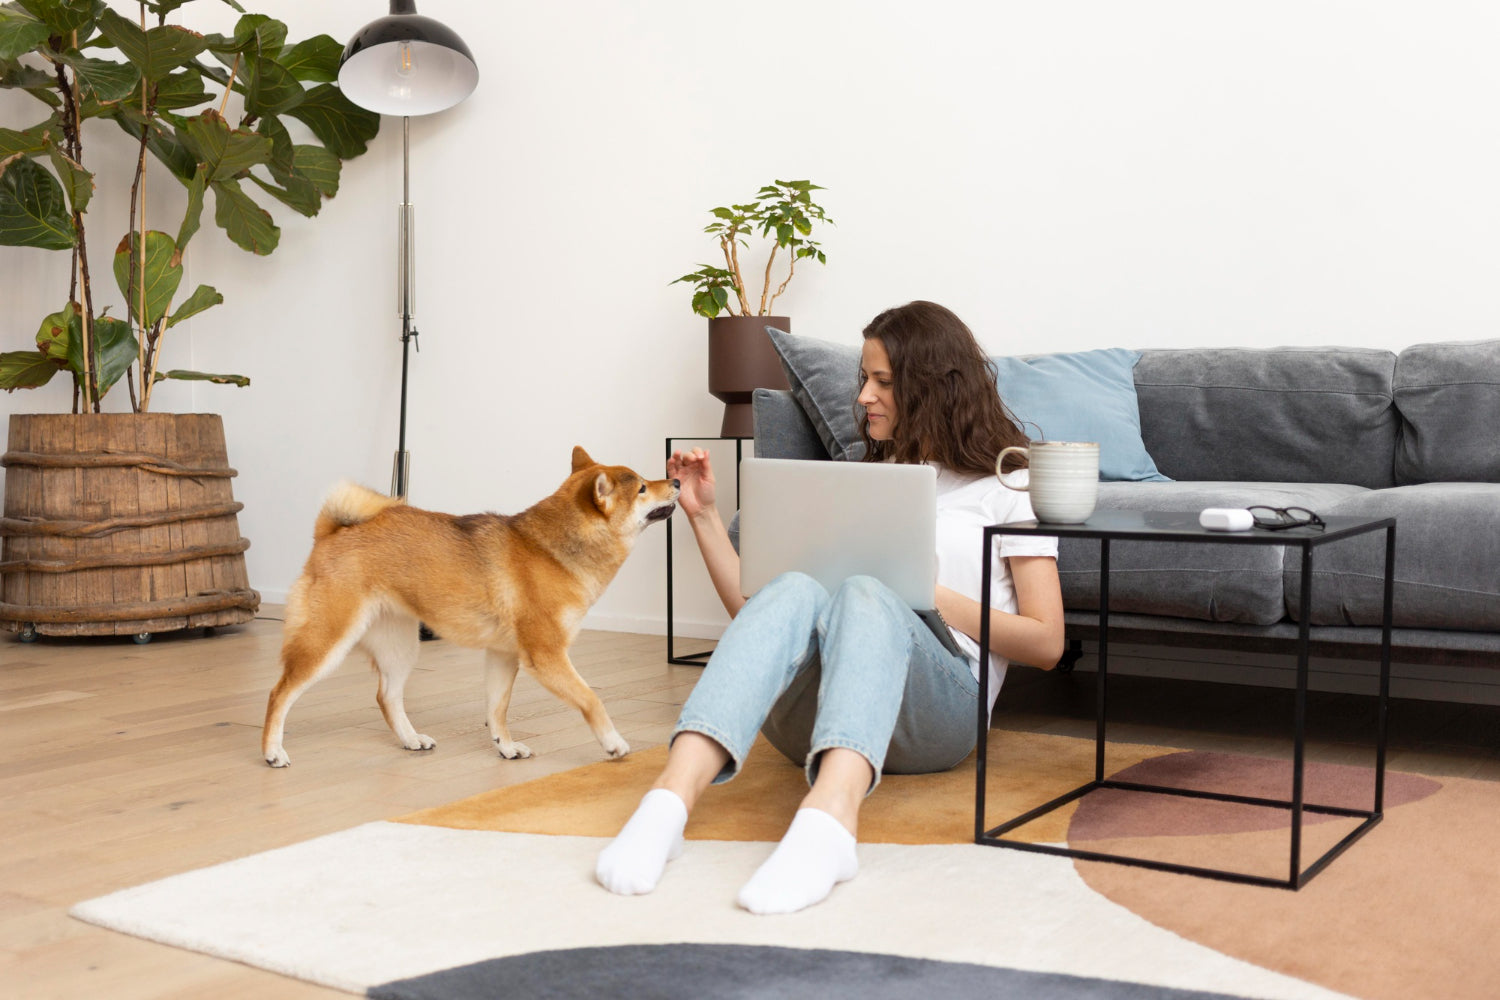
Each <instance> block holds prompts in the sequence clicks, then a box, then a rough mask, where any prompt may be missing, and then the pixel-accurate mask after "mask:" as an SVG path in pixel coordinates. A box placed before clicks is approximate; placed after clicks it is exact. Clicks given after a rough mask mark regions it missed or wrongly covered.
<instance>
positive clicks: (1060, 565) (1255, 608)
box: [1057, 482, 1368, 625]
mask: <svg viewBox="0 0 1500 1000" xmlns="http://www.w3.org/2000/svg"><path fill="white" fill-rule="evenodd" d="M1366 492H1368V491H1367V490H1365V489H1364V488H1363V487H1359V486H1345V485H1338V484H1334V485H1328V484H1315V483H1312V484H1309V483H1235V482H1168V483H1100V484H1099V503H1098V506H1099V509H1101V510H1193V511H1196V510H1202V509H1203V508H1205V507H1247V506H1249V505H1251V504H1268V505H1271V506H1274V507H1288V506H1294V505H1295V506H1302V507H1306V508H1308V509H1309V510H1314V511H1317V512H1318V513H1320V514H1321V513H1324V512H1326V511H1328V510H1330V509H1332V508H1333V507H1335V506H1337V505H1338V504H1339V503H1341V502H1343V501H1344V500H1346V499H1348V498H1350V497H1353V496H1358V495H1360V494H1363V493H1366ZM1283 550H1284V546H1281V545H1210V544H1205V543H1202V542H1179V543H1170V542H1112V543H1111V544H1110V547H1109V552H1110V556H1109V565H1110V574H1109V607H1110V610H1111V611H1118V612H1122V613H1124V612H1132V613H1136V614H1146V615H1170V616H1173V617H1177V618H1195V619H1199V620H1202V621H1215V622H1241V623H1244V624H1250V625H1270V624H1274V623H1276V622H1279V621H1281V620H1282V619H1283V618H1284V617H1285V616H1286V597H1285V589H1284V584H1283V579H1282V573H1283ZM1057 570H1058V576H1059V577H1060V578H1061V580H1062V592H1063V606H1064V607H1065V608H1067V609H1068V610H1070V611H1082V610H1097V609H1098V607H1099V543H1098V542H1097V541H1092V540H1085V539H1071V538H1064V539H1062V540H1061V541H1060V542H1059V545H1058V555H1057Z"/></svg>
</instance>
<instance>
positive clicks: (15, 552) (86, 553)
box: [0, 413, 260, 639]
mask: <svg viewBox="0 0 1500 1000" xmlns="http://www.w3.org/2000/svg"><path fill="white" fill-rule="evenodd" d="M0 464H3V465H4V466H5V469H6V473H5V516H4V517H3V518H0V542H3V545H0V580H3V585H0V628H3V629H6V630H8V631H11V632H21V633H22V634H23V637H30V636H31V635H35V634H38V633H39V634H42V635H135V636H137V637H138V638H140V639H145V638H149V636H150V635H151V634H152V633H156V632H169V631H174V630H177V629H185V628H200V627H211V626H218V625H233V624H238V623H241V622H246V621H249V620H250V619H252V618H254V617H255V611H256V609H257V608H259V607H260V595H259V594H257V593H256V592H255V591H254V590H251V589H250V586H249V578H248V576H247V574H246V571H245V555H244V553H245V549H247V548H249V546H250V543H249V542H248V541H247V540H245V539H243V538H241V537H240V530H239V520H238V518H237V517H236V516H235V515H236V514H237V513H238V512H239V510H240V509H241V508H242V507H243V506H244V505H243V504H240V503H237V502H235V500H234V495H233V492H232V491H231V489H230V482H229V481H230V479H231V478H233V477H234V476H235V475H236V474H237V473H236V472H235V470H234V469H231V468H230V467H229V464H228V459H227V455H226V452H225V447H224V425H223V423H222V422H221V421H220V419H219V417H218V416H217V415H215V414H199V413H111V414H45V415H38V414H16V415H13V416H12V417H11V418H10V441H9V445H8V448H7V450H6V452H5V454H4V457H3V458H0Z"/></svg>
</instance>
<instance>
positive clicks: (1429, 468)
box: [754, 335, 1500, 667]
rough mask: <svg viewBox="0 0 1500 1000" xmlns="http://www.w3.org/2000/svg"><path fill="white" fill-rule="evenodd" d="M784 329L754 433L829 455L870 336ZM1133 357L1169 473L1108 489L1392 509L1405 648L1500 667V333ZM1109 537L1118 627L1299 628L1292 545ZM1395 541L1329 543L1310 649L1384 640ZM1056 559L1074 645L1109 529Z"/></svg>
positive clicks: (761, 441) (1151, 429)
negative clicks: (1499, 336) (1486, 337)
mask: <svg viewBox="0 0 1500 1000" xmlns="http://www.w3.org/2000/svg"><path fill="white" fill-rule="evenodd" d="M773 339H777V338H776V337H775V336H774V335H773ZM788 343H790V341H788V340H787V339H786V338H785V336H784V335H783V336H782V339H779V340H778V349H779V350H781V353H782V360H783V363H784V364H785V365H786V367H787V369H788V375H789V377H790V379H791V384H792V389H791V390H790V391H773V390H764V389H762V390H757V391H756V393H755V395H754V409H755V435H756V438H755V452H756V454H757V455H760V456H762V457H787V458H804V459H828V458H829V457H830V453H831V452H834V453H836V452H839V451H840V442H839V441H838V440H837V439H838V438H839V437H840V435H843V436H844V438H845V440H844V442H843V443H844V444H845V445H847V444H848V440H847V434H848V426H845V427H844V428H843V429H842V430H840V429H839V428H837V427H834V428H833V429H832V430H830V427H829V424H830V422H831V418H832V422H836V421H837V420H839V419H842V418H843V414H841V413H838V412H835V408H834V407H833V406H832V401H833V400H837V399H839V398H843V399H852V395H853V389H852V386H853V380H854V378H855V374H854V372H853V371H850V372H848V373H847V375H842V376H841V375H840V374H839V371H840V369H841V367H842V366H843V365H846V364H847V362H848V361H849V360H850V357H851V356H852V357H855V358H857V349H855V348H845V347H842V346H835V345H829V344H821V346H819V345H820V342H817V341H810V340H807V339H805V338H799V339H798V340H797V343H796V345H795V347H792V348H790V349H789V348H788ZM846 352H855V353H853V354H852V355H851V354H850V353H846ZM856 366H857V361H856ZM1133 377H1134V387H1135V394H1136V397H1137V400H1138V408H1139V431H1140V440H1141V441H1142V442H1143V443H1144V445H1145V448H1146V450H1147V451H1148V452H1149V454H1150V458H1151V459H1152V460H1154V462H1155V464H1156V468H1157V469H1158V470H1159V471H1160V472H1161V473H1162V474H1164V475H1165V476H1166V477H1169V478H1170V480H1171V481H1169V482H1161V481H1151V482H1148V481H1125V482H1101V483H1100V490H1099V507H1100V508H1101V509H1141V510H1200V509H1202V508H1204V507H1245V506H1248V505H1251V504H1269V505H1272V506H1277V507H1286V506H1291V505H1297V506H1302V507H1307V508H1309V509H1311V510H1313V511H1316V512H1317V513H1319V514H1324V515H1327V514H1341V515H1371V516H1382V517H1384V516H1394V517H1395V518H1396V521H1397V529H1396V567H1395V604H1394V625H1395V630H1394V632H1393V649H1394V658H1395V659H1397V660H1399V661H1401V662H1409V663H1425V664H1442V665H1449V666H1482V667H1500V341H1482V342H1472V343H1445V344H1424V345H1418V346H1414V347H1410V348H1407V349H1406V350H1403V351H1401V352H1400V353H1399V354H1395V353H1391V352H1388V351H1382V350H1369V349H1361V348H1333V347H1317V348H1273V349H1233V348H1222V349H1203V350H1148V351H1144V352H1141V357H1140V360H1139V361H1138V362H1137V363H1136V364H1135V367H1134V369H1133ZM845 381H846V382H847V383H848V385H849V389H848V390H847V391H848V395H846V396H845V395H842V393H843V392H844V391H845V390H844V389H843V388H842V383H843V382H845ZM1003 389H1004V386H1003V385H1002V390H1003ZM850 420H851V421H852V417H850ZM1052 436H1053V437H1054V438H1059V439H1060V438H1062V437H1063V436H1062V435H1052ZM844 450H845V451H847V450H848V449H847V448H846V449H844ZM841 457H855V456H854V455H852V454H845V455H841ZM1110 552H1111V556H1110V558H1111V575H1110V612H1111V617H1110V622H1111V626H1112V627H1111V632H1110V639H1111V642H1116V641H1122V642H1138V643H1147V644H1155V645H1174V646H1205V647H1225V646H1228V647H1232V648H1235V649H1241V650H1257V651H1276V652H1285V651H1288V650H1290V649H1291V648H1292V643H1293V642H1294V641H1295V638H1296V634H1297V625H1296V623H1295V620H1294V614H1295V612H1296V609H1297V608H1298V604H1299V593H1298V591H1299V586H1300V583H1299V576H1298V570H1299V569H1300V566H1299V565H1297V564H1295V557H1296V555H1297V553H1296V552H1295V551H1289V550H1285V549H1283V548H1282V547H1279V546H1231V545H1224V546H1205V545H1178V546H1173V545H1161V544H1140V543H1137V544H1131V543H1115V544H1114V545H1113V546H1111V550H1110ZM1383 561H1384V534H1383V533H1376V534H1371V535H1368V536H1365V537H1362V538H1359V539H1352V540H1348V541H1344V542H1340V543H1337V544H1334V545H1330V546H1328V547H1327V548H1321V549H1318V550H1316V554H1315V556H1314V561H1313V573H1314V585H1313V603H1312V627H1311V636H1312V641H1313V646H1312V651H1313V653H1314V655H1319V656H1331V657H1357V658H1361V659H1367V658H1370V657H1372V656H1376V655H1378V644H1379V642H1380V628H1379V625H1380V615H1381V607H1382V580H1383V577H1382V564H1383ZM1058 570H1059V574H1060V576H1061V579H1062V587H1063V598H1064V604H1065V607H1066V609H1067V621H1068V630H1069V638H1070V640H1073V641H1074V650H1075V651H1076V649H1077V648H1078V647H1077V642H1078V641H1080V640H1089V639H1094V638H1097V635H1096V631H1097V628H1096V626H1097V609H1098V595H1099V566H1098V546H1097V543H1094V542H1083V541H1072V540H1065V541H1064V542H1063V543H1062V545H1061V547H1060V551H1059V556H1058Z"/></svg>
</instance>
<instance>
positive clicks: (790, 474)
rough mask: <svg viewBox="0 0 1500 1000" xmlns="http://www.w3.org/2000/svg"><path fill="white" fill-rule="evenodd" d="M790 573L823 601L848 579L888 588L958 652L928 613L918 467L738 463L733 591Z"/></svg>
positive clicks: (933, 581)
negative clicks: (736, 584)
mask: <svg viewBox="0 0 1500 1000" xmlns="http://www.w3.org/2000/svg"><path fill="white" fill-rule="evenodd" d="M793 570H795V571H799V572H802V573H806V574H807V575H808V576H810V577H812V578H813V579H814V580H817V581H818V582H819V583H821V584H822V585H823V586H824V587H825V588H827V590H828V592H829V593H832V592H833V591H835V590H837V589H838V586H839V584H841V583H843V581H845V580H847V579H848V578H849V577H851V576H861V575H862V576H873V577H874V578H875V579H877V580H879V581H880V582H882V583H884V584H885V585H886V586H888V587H890V588H891V589H892V590H894V591H895V592H896V593H897V594H898V595H899V596H900V597H901V599H902V600H903V601H905V602H906V603H907V605H908V606H909V607H910V608H911V609H912V610H913V611H915V612H917V614H918V616H919V617H921V618H922V620H923V621H925V622H927V624H928V627H929V628H931V629H932V631H933V634H934V635H936V636H938V638H940V639H942V640H943V643H944V645H946V646H947V647H948V648H949V649H950V650H952V651H953V652H955V653H957V652H958V647H957V644H955V643H954V642H953V637H952V635H950V634H949V632H948V628H947V626H946V625H944V624H943V621H942V618H941V617H940V616H939V615H938V613H937V611H936V607H937V601H936V599H935V592H936V587H937V471H936V470H935V469H933V468H932V467H931V466H926V465H892V464H885V463H876V462H819V461H806V460H797V459H778V458H747V459H745V460H744V462H742V463H741V465H740V592H741V593H743V594H744V595H745V596H747V597H749V596H752V595H754V594H755V592H756V591H758V590H760V588H762V587H764V586H765V585H766V584H768V583H770V582H771V581H772V580H774V579H775V578H776V577H778V576H780V575H781V574H782V573H786V572H790V571H793Z"/></svg>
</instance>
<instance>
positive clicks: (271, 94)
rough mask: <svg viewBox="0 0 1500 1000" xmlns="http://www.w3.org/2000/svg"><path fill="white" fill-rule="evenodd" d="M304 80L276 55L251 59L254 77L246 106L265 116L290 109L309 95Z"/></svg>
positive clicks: (255, 113)
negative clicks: (282, 63)
mask: <svg viewBox="0 0 1500 1000" xmlns="http://www.w3.org/2000/svg"><path fill="white" fill-rule="evenodd" d="M306 96H307V95H306V94H305V93H304V92H303V90H302V84H300V83H298V82H297V78H296V77H294V76H292V74H291V71H290V70H288V69H286V67H284V66H282V65H281V64H280V63H278V62H277V61H276V60H274V59H270V58H267V57H265V56H261V57H259V58H252V59H251V60H250V81H249V86H248V87H247V88H246V92H245V110H246V111H247V112H249V113H250V114H252V115H256V116H258V117H265V116H266V115H279V114H281V113H282V112H284V111H290V110H291V109H292V108H295V107H296V106H297V105H299V104H301V103H302V101H303V100H304V99H305V98H306Z"/></svg>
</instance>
